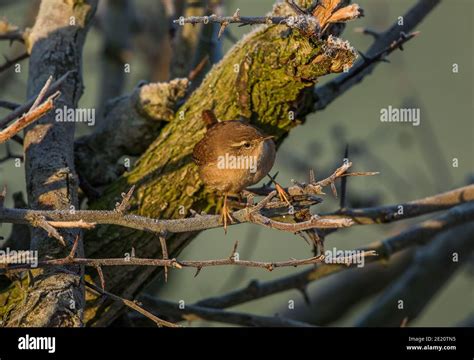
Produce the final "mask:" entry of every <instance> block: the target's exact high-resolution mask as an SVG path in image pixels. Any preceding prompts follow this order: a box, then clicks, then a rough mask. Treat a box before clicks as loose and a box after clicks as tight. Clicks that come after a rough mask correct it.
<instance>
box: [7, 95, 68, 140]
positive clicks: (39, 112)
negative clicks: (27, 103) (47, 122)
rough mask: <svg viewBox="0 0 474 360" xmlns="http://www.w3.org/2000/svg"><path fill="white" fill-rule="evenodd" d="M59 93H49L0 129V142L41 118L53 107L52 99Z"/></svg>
mask: <svg viewBox="0 0 474 360" xmlns="http://www.w3.org/2000/svg"><path fill="white" fill-rule="evenodd" d="M60 95H61V93H60V92H59V91H57V92H56V93H54V94H53V95H51V96H50V97H49V98H48V99H46V101H45V102H44V103H42V104H41V105H39V106H36V107H35V108H31V110H30V111H28V112H27V113H26V114H24V115H23V116H22V117H21V118H19V119H18V120H17V121H15V122H14V123H13V124H11V125H9V126H8V127H7V128H6V129H3V130H2V131H0V143H3V142H5V141H7V140H9V139H11V138H12V137H13V136H15V135H16V134H18V133H19V132H20V131H21V130H23V129H24V128H26V127H27V126H28V125H30V124H32V123H34V122H35V121H36V120H38V119H39V118H41V117H42V116H43V115H45V114H46V113H48V112H49V111H51V109H53V107H54V100H55V99H56V98H58V97H59V96H60Z"/></svg>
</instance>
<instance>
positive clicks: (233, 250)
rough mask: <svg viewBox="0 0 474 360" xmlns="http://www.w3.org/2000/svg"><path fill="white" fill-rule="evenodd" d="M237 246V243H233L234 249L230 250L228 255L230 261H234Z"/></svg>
mask: <svg viewBox="0 0 474 360" xmlns="http://www.w3.org/2000/svg"><path fill="white" fill-rule="evenodd" d="M238 246H239V242H238V241H236V242H235V243H234V248H233V249H232V253H231V254H230V259H231V260H233V261H235V254H236V253H237V247H238Z"/></svg>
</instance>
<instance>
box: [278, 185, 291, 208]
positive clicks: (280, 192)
mask: <svg viewBox="0 0 474 360" xmlns="http://www.w3.org/2000/svg"><path fill="white" fill-rule="evenodd" d="M275 190H276V191H277V193H278V197H279V198H280V200H281V201H284V202H286V203H287V205H288V206H291V203H290V200H289V199H288V198H289V195H288V194H287V193H286V191H285V189H283V188H282V187H281V185H280V184H278V183H277V182H276V181H275Z"/></svg>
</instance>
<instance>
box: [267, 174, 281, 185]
mask: <svg viewBox="0 0 474 360" xmlns="http://www.w3.org/2000/svg"><path fill="white" fill-rule="evenodd" d="M278 173H279V171H277V172H276V173H275V175H273V176H271V175H270V174H267V176H268V177H269V178H270V180H269V181H268V183H267V184H266V185H265V186H266V187H269V186H270V185H271V184H273V183H275V179H276V177H277V176H278Z"/></svg>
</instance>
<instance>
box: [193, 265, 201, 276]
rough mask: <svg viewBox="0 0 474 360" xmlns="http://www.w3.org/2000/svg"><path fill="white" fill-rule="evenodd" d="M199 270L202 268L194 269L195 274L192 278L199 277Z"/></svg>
mask: <svg viewBox="0 0 474 360" xmlns="http://www.w3.org/2000/svg"><path fill="white" fill-rule="evenodd" d="M201 270H202V267H198V268H197V269H196V273H195V274H194V277H197V276H198V275H199V273H200V272H201Z"/></svg>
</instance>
